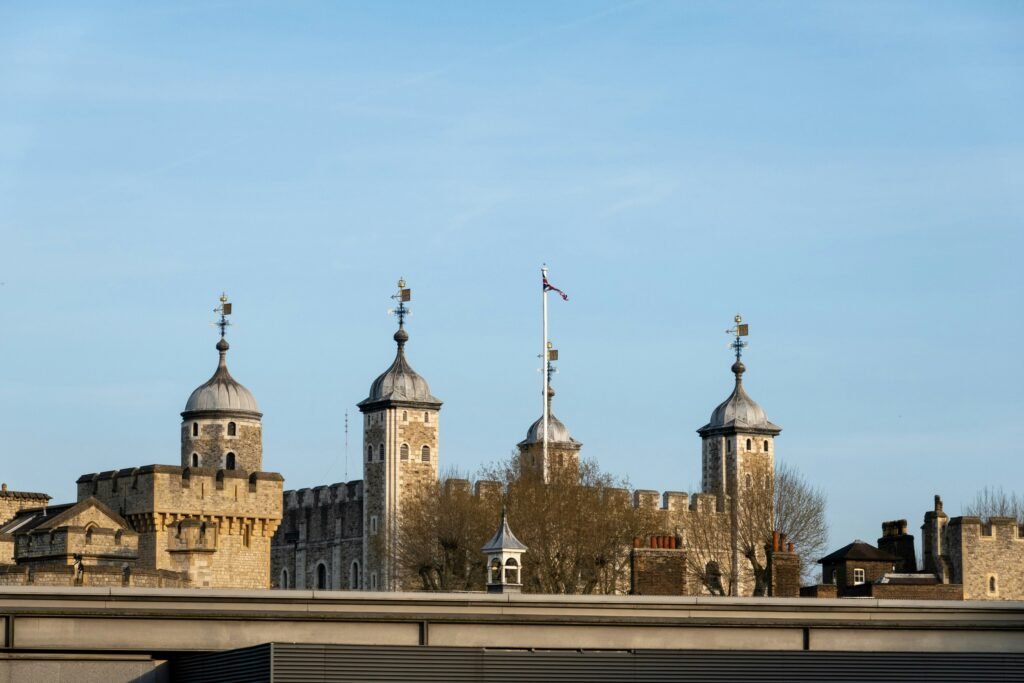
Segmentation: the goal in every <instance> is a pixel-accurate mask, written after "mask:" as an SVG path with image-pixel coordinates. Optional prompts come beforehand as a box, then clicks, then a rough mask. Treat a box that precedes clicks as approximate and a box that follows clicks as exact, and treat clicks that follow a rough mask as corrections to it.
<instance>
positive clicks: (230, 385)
mask: <svg viewBox="0 0 1024 683" xmlns="http://www.w3.org/2000/svg"><path fill="white" fill-rule="evenodd" d="M228 348H229V345H228V342H227V340H226V339H224V338H223V337H221V339H220V341H218V342H217V351H218V353H220V360H219V361H218V363H217V370H216V371H215V372H214V373H213V377H211V378H210V379H209V380H207V381H206V383H205V384H202V385H201V386H199V387H198V388H196V390H195V391H193V392H192V395H191V396H189V398H188V402H187V403H186V404H185V410H184V411H183V412H182V413H181V419H182V422H181V466H182V467H203V468H213V469H224V470H243V471H245V472H260V471H262V470H263V426H262V423H261V422H260V420H261V418H262V417H263V413H261V412H260V409H259V407H258V406H257V405H256V399H255V398H254V397H253V395H252V393H250V391H249V390H248V389H246V388H245V387H243V386H242V385H241V384H239V383H238V382H236V381H235V379H234V378H233V377H232V376H231V373H230V372H228V365H227V354H228Z"/></svg>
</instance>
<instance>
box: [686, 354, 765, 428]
mask: <svg viewBox="0 0 1024 683" xmlns="http://www.w3.org/2000/svg"><path fill="white" fill-rule="evenodd" d="M746 370H747V368H746V366H744V365H743V363H742V362H741V361H739V360H737V361H736V362H735V363H733V365H732V372H733V374H734V375H736V386H735V387H734V388H733V390H732V393H731V394H729V398H727V399H725V401H723V402H722V403H720V404H719V405H718V407H717V408H715V410H714V412H712V413H711V420H710V421H709V422H708V423H707V424H706V425H704V426H703V427H701V428H700V429H698V430H697V433H698V434H701V435H702V436H703V435H704V434H706V433H711V432H717V431H732V430H736V431H752V432H762V433H767V434H773V435H774V434H778V433H779V432H781V431H782V427H779V426H778V425H776V424H772V423H771V422H769V421H768V416H767V415H766V414H765V412H764V409H763V408H761V406H759V405H758V404H757V402H756V401H754V399H752V398H750V396H749V395H748V394H747V392H746V390H744V388H743V373H744V372H746Z"/></svg>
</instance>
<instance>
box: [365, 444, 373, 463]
mask: <svg viewBox="0 0 1024 683" xmlns="http://www.w3.org/2000/svg"><path fill="white" fill-rule="evenodd" d="M366 462H373V446H367V447H366Z"/></svg>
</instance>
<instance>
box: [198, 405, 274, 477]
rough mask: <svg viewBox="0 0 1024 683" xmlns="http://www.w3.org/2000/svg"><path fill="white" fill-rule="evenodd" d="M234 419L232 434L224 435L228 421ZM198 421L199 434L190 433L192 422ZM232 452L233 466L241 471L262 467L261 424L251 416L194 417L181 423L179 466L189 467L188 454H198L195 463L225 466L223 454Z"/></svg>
mask: <svg viewBox="0 0 1024 683" xmlns="http://www.w3.org/2000/svg"><path fill="white" fill-rule="evenodd" d="M230 422H234V423H235V430H236V435H235V436H229V435H228V423H230ZM193 424H196V425H199V436H192V425H193ZM228 453H234V454H235V469H237V470H242V471H243V472H260V471H262V470H263V426H262V425H261V423H260V421H259V420H256V419H253V418H239V417H231V418H216V419H211V418H196V419H192V420H185V421H183V422H182V423H181V466H182V467H192V466H193V465H192V455H193V454H196V455H198V456H199V467H204V468H210V469H215V470H216V469H225V468H226V467H227V454H228Z"/></svg>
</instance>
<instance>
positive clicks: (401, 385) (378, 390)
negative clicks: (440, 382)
mask: <svg viewBox="0 0 1024 683" xmlns="http://www.w3.org/2000/svg"><path fill="white" fill-rule="evenodd" d="M394 339H395V343H396V344H398V352H397V353H396V354H395V360H394V362H393V363H391V367H389V368H388V369H387V370H385V371H384V373H383V374H381V375H380V376H379V377H378V378H377V379H375V380H373V384H371V385H370V395H369V396H367V397H366V398H365V399H364V400H362V401H360V402H359V407H360V408H365V407H366V406H368V405H372V404H376V403H382V402H394V403H414V404H421V405H424V406H429V407H433V408H438V407H440V406H441V400H440V399H439V398H437V397H436V396H434V395H433V394H431V393H430V386H429V385H428V384H427V380H425V379H423V377H422V376H421V375H420V374H419V373H417V372H416V371H415V370H413V369H412V366H411V365H409V361H408V360H407V359H406V357H405V343H406V342H407V341H409V333H408V332H406V331H405V327H404V326H403V325H399V327H398V331H397V332H395V336H394Z"/></svg>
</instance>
